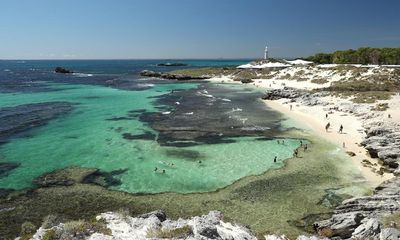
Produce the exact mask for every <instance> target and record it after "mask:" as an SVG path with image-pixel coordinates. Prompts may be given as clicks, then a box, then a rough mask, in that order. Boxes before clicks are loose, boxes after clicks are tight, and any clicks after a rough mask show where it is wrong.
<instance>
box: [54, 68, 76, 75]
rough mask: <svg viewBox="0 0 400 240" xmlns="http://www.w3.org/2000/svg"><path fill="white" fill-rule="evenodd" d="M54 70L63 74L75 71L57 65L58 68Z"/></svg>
mask: <svg viewBox="0 0 400 240" xmlns="http://www.w3.org/2000/svg"><path fill="white" fill-rule="evenodd" d="M54 72H56V73H63V74H67V73H74V72H73V71H71V70H68V69H65V68H63V67H56V68H55V69H54Z"/></svg>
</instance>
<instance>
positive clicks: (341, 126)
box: [339, 125, 343, 133]
mask: <svg viewBox="0 0 400 240" xmlns="http://www.w3.org/2000/svg"><path fill="white" fill-rule="evenodd" d="M339 133H343V125H340V128H339Z"/></svg>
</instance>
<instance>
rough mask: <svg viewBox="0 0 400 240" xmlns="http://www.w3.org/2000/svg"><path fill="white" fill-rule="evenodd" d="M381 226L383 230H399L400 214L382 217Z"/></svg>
mask: <svg viewBox="0 0 400 240" xmlns="http://www.w3.org/2000/svg"><path fill="white" fill-rule="evenodd" d="M383 226H384V227H385V228H389V227H394V228H397V229H400V212H395V213H392V214H390V215H387V216H385V217H383Z"/></svg>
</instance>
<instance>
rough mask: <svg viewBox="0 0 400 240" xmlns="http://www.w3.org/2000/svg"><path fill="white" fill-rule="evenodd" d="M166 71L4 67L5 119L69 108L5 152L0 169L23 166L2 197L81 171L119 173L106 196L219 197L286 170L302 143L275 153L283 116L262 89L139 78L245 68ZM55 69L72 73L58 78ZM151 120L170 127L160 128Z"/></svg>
mask: <svg viewBox="0 0 400 240" xmlns="http://www.w3.org/2000/svg"><path fill="white" fill-rule="evenodd" d="M164 62H168V61H167V60H112V61H111V60H107V61H106V60H96V61H89V60H86V61H84V60H82V61H81V60H79V61H78V60H76V61H0V91H1V93H0V108H1V109H0V113H1V111H2V109H3V110H4V109H8V108H11V110H13V109H12V107H14V108H15V107H18V106H21V105H26V104H38V103H54V102H63V103H68V104H70V105H71V107H72V110H71V111H69V112H68V113H65V114H62V115H61V116H57V117H55V118H54V119H51V120H50V121H48V122H46V123H45V124H40V126H38V127H33V128H32V129H29V130H26V131H23V132H22V133H19V134H14V135H12V136H10V137H8V138H7V139H6V140H5V142H4V143H3V144H1V145H0V161H1V162H7V163H10V162H11V163H15V164H16V166H17V167H15V168H14V169H12V170H10V171H8V172H6V173H5V174H3V176H2V177H1V178H0V188H11V189H24V188H29V187H33V184H32V180H34V179H35V178H37V177H39V176H41V175H42V174H44V173H47V172H51V171H54V170H58V169H62V168H65V167H69V166H79V167H87V168H97V169H100V170H101V171H105V172H113V173H117V174H115V177H116V178H117V179H119V181H118V184H114V185H112V186H110V188H112V189H115V190H121V191H126V192H130V193H160V192H180V193H190V192H207V191H215V190H217V189H220V188H223V187H226V186H228V185H229V184H232V183H233V182H235V181H237V180H239V179H241V178H243V177H245V176H249V175H257V174H261V173H263V172H265V171H267V170H269V169H276V168H280V167H282V166H283V165H284V164H283V162H284V160H286V159H288V158H290V157H291V156H292V153H293V150H294V149H295V148H297V147H298V146H299V140H298V139H285V145H281V144H277V141H276V140H275V136H277V135H279V133H280V132H281V131H280V130H279V127H280V124H279V121H280V119H281V116H280V115H279V114H277V113H275V112H272V111H269V110H267V109H265V107H264V105H263V104H262V103H261V102H260V101H259V100H258V99H259V97H260V96H261V94H262V92H260V91H259V90H256V89H251V88H245V89H243V88H241V87H240V88H238V87H237V86H216V85H212V84H208V83H204V82H184V83H182V82H174V81H166V80H155V79H148V78H143V77H140V75H139V73H140V71H142V70H144V69H147V70H155V71H167V70H174V69H182V68H189V67H205V66H207V67H212V66H228V67H229V66H231V67H232V66H237V65H240V64H242V63H243V61H242V60H240V61H239V60H236V61H235V60H229V61H228V60H218V61H210V60H185V61H179V62H183V63H186V64H188V66H180V67H157V64H158V63H164ZM56 66H62V67H64V68H67V69H71V70H73V71H74V72H75V73H74V74H66V75H64V74H57V73H54V72H53V70H54V68H55V67H56ZM178 103H179V105H177V104H178ZM32 107H33V106H28V109H29V108H32ZM8 112H9V111H8ZM11 112H12V111H11ZM14 114H16V116H15V117H16V118H18V116H19V115H18V114H21V113H20V112H18V113H14ZM25 114H26V113H25ZM27 114H28V115H29V114H35V113H30V112H29V110H28V113H27ZM154 114H156V115H160V116H161V117H165V119H163V121H154V119H152V118H151V116H152V115H154ZM3 115H4V114H3ZM221 120H223V121H221ZM10 121H13V120H12V119H11V120H10ZM14 122H15V121H14ZM11 124H13V123H11ZM163 124H164V125H165V126H161V128H160V126H159V125H163ZM155 125H156V126H155ZM177 128H185V129H184V130H183V131H181V130H179V129H178V130H177ZM231 128H232V129H233V128H234V130H231ZM205 129H206V130H205ZM260 129H261V130H260ZM204 131H206V134H204ZM182 133H184V135H185V134H186V135H185V136H178V137H177V136H171V135H179V134H180V135H182ZM193 135H195V136H193ZM275 156H276V157H277V161H276V162H274V161H273V159H274V158H275Z"/></svg>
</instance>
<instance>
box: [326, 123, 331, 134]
mask: <svg viewBox="0 0 400 240" xmlns="http://www.w3.org/2000/svg"><path fill="white" fill-rule="evenodd" d="M330 127H331V123H329V122H328V124H326V126H325V131H327V132H328V129H329V128H330Z"/></svg>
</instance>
